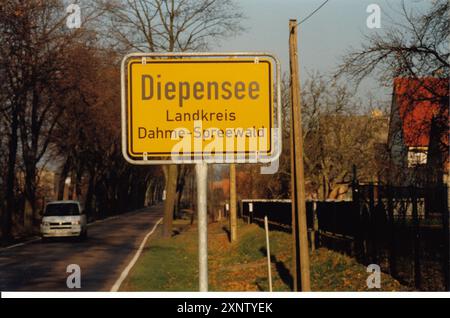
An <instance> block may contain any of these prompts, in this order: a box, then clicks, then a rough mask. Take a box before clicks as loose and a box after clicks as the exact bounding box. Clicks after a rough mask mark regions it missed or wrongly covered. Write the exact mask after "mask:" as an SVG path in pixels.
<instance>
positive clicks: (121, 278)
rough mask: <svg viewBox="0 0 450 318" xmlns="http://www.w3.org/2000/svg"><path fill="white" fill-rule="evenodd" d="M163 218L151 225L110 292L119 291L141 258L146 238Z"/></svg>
mask: <svg viewBox="0 0 450 318" xmlns="http://www.w3.org/2000/svg"><path fill="white" fill-rule="evenodd" d="M162 220H163V218H162V217H161V218H160V219H159V220H158V222H156V223H155V225H153V228H152V229H151V231H150V232H148V233H147V235H145V237H144V239H143V240H142V242H141V245H140V246H139V249H138V250H137V251H136V254H134V256H133V258H132V259H131V261H130V263H129V264H128V265H127V267H125V269H124V270H123V271H122V273H121V274H120V276H119V278H118V279H117V280H116V282H115V283H114V285H113V286H112V287H111V290H110V292H117V291H119V288H120V286H121V285H122V283H123V281H124V280H125V279H126V278H127V276H128V274H129V272H130V270H131V269H132V268H133V266H134V265H135V264H136V262H137V260H138V259H139V256H141V253H142V251H143V250H144V247H145V244H146V243H147V240H148V238H149V237H150V236H151V235H152V234H153V232H155V230H156V228H157V227H158V225H159V224H161V222H162Z"/></svg>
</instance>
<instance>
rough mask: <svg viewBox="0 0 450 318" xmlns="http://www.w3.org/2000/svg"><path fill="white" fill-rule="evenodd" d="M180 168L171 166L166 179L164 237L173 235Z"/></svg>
mask: <svg viewBox="0 0 450 318" xmlns="http://www.w3.org/2000/svg"><path fill="white" fill-rule="evenodd" d="M177 175H178V167H177V166H176V165H169V167H168V171H167V179H166V201H165V202H164V227H163V236H164V237H170V236H171V235H172V222H173V209H174V205H175V197H176V191H177Z"/></svg>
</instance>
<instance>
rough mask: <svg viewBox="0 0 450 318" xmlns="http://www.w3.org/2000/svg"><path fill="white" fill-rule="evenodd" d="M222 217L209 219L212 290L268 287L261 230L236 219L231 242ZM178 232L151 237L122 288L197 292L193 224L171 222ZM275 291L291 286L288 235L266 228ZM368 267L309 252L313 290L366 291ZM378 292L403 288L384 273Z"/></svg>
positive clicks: (325, 252)
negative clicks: (234, 239) (235, 232)
mask: <svg viewBox="0 0 450 318" xmlns="http://www.w3.org/2000/svg"><path fill="white" fill-rule="evenodd" d="M226 224H227V223H226V222H219V223H214V224H209V228H208V250H209V251H208V252H209V258H208V266H209V289H210V290H211V291H267V290H268V280H267V259H266V245H265V234H264V229H263V228H261V227H260V226H258V225H256V224H251V225H248V224H244V223H242V222H240V223H239V228H238V241H237V242H236V243H233V244H231V243H229V241H228V233H227V226H226ZM174 226H175V229H176V232H177V233H179V234H177V235H175V236H173V237H172V238H170V239H164V238H162V237H161V235H160V233H156V236H155V237H153V238H152V239H150V240H149V242H148V243H147V246H146V248H145V250H144V252H143V254H142V255H141V257H140V259H139V260H138V262H137V263H136V265H135V267H134V268H133V269H132V271H131V273H130V275H129V276H128V278H127V279H126V280H125V282H124V284H123V285H122V288H121V290H123V291H197V290H198V268H197V266H198V253H197V230H196V226H195V225H194V226H189V224H188V221H187V220H177V221H176V222H175V224H174ZM270 244H271V245H270V250H271V264H272V266H271V269H272V278H273V290H274V291H291V290H292V276H291V263H292V262H291V253H292V248H291V234H290V233H286V232H281V231H271V232H270ZM368 275H369V274H368V273H367V272H366V267H365V266H363V265H361V264H359V263H357V262H356V261H355V260H354V259H352V258H350V257H348V256H345V255H342V254H339V253H337V252H334V251H330V250H327V249H324V248H321V249H318V250H316V251H315V252H314V253H312V255H311V287H312V290H313V291H367V290H368V289H367V286H366V279H367V277H368ZM381 287H382V288H381V289H377V291H380V290H381V291H402V290H406V288H405V287H404V286H403V285H401V284H400V283H399V282H398V281H396V280H394V279H393V278H392V277H390V276H389V275H386V274H382V277H381Z"/></svg>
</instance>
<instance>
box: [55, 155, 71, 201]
mask: <svg viewBox="0 0 450 318" xmlns="http://www.w3.org/2000/svg"><path fill="white" fill-rule="evenodd" d="M69 168H70V156H68V157H67V159H66V162H65V163H64V166H63V167H62V170H61V173H60V174H59V180H58V200H63V199H64V189H65V186H66V179H67V174H68V173H69Z"/></svg>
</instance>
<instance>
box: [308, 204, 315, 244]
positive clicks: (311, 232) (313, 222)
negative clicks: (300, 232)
mask: <svg viewBox="0 0 450 318" xmlns="http://www.w3.org/2000/svg"><path fill="white" fill-rule="evenodd" d="M316 212H317V202H316V201H313V202H312V228H311V231H310V232H309V233H310V236H311V237H310V238H311V251H312V252H314V251H315V250H316V235H317V232H316V231H317V217H316Z"/></svg>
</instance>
